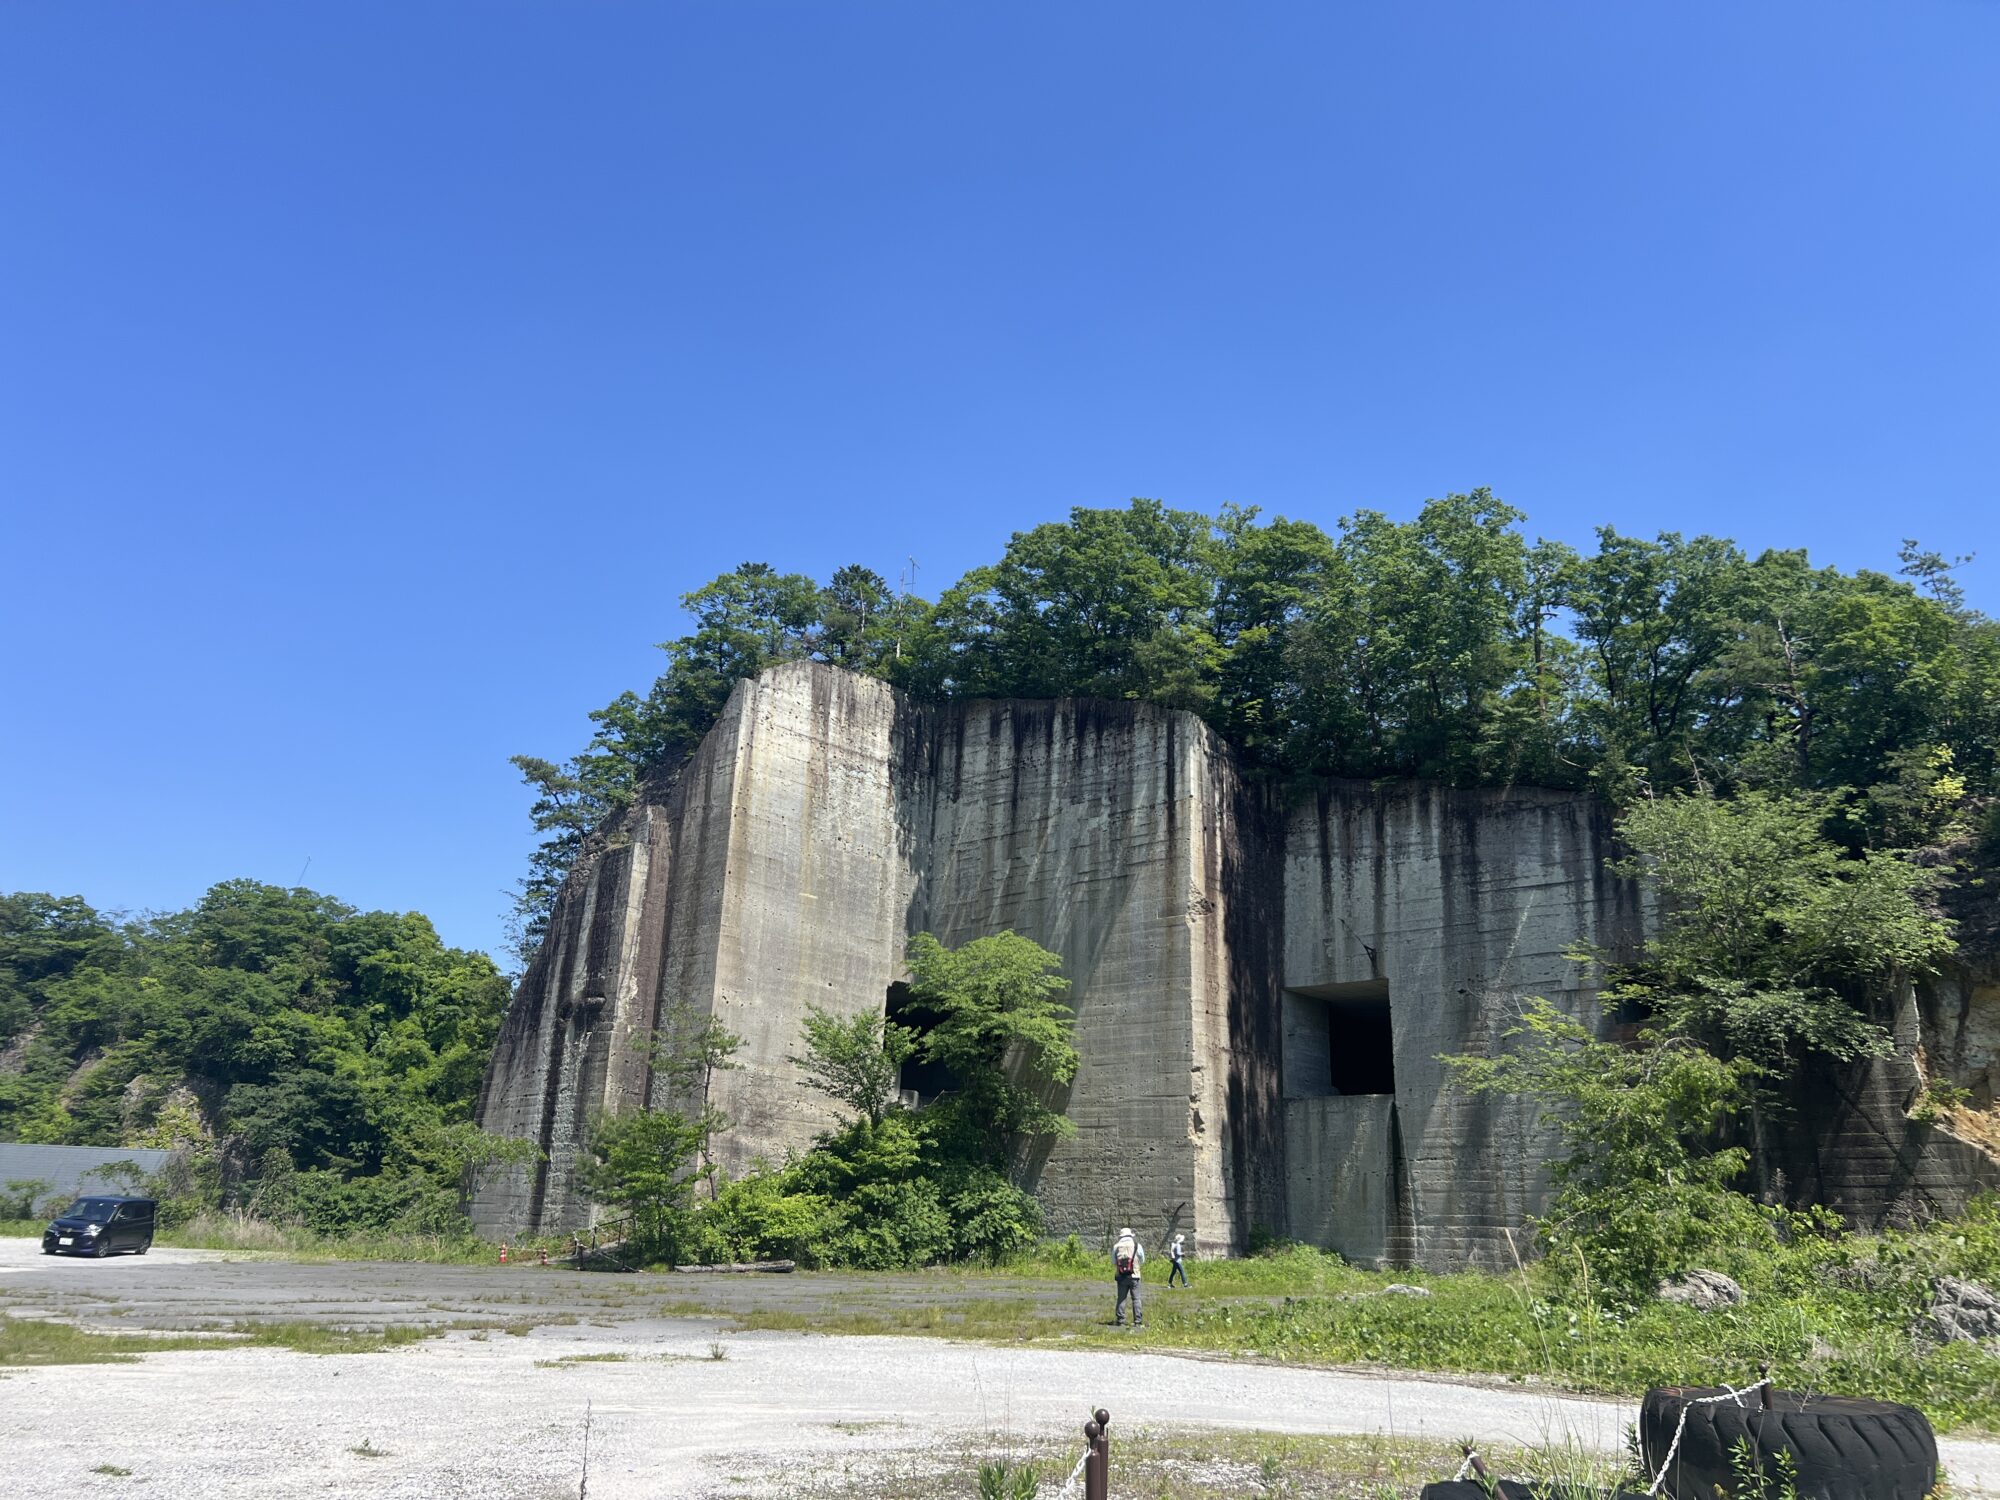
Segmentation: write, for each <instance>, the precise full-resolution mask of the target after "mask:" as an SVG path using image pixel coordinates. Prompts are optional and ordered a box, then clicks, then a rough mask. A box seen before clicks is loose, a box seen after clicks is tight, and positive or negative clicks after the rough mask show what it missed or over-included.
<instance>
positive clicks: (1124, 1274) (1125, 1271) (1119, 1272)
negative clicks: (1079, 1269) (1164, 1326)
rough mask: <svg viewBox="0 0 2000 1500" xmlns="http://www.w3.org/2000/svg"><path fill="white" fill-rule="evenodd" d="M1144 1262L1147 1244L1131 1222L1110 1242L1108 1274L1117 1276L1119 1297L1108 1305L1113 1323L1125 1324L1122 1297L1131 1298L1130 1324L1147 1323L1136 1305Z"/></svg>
mask: <svg viewBox="0 0 2000 1500" xmlns="http://www.w3.org/2000/svg"><path fill="white" fill-rule="evenodd" d="M1145 1264H1146V1247H1145V1246H1144V1245H1142V1244H1140V1243H1139V1237H1138V1236H1137V1235H1135V1234H1134V1233H1132V1230H1131V1228H1130V1226H1127V1227H1126V1228H1124V1229H1121V1230H1119V1231H1118V1238H1117V1239H1115V1240H1113V1241H1112V1242H1111V1274H1112V1275H1113V1276H1114V1277H1116V1278H1117V1282H1118V1300H1117V1301H1116V1302H1114V1303H1113V1304H1112V1305H1111V1322H1112V1326H1113V1327H1117V1328H1123V1327H1124V1326H1125V1299H1126V1298H1127V1297H1130V1298H1131V1299H1132V1326H1133V1327H1134V1328H1144V1327H1145V1326H1146V1314H1145V1311H1144V1310H1143V1309H1142V1308H1141V1307H1140V1306H1139V1273H1140V1271H1141V1270H1142V1269H1143V1268H1144V1266H1145Z"/></svg>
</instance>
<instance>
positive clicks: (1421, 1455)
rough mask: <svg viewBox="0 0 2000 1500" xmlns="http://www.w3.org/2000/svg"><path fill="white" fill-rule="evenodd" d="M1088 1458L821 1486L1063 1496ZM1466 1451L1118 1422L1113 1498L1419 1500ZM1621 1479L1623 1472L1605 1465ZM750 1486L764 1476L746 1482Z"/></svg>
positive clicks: (967, 1456)
mask: <svg viewBox="0 0 2000 1500" xmlns="http://www.w3.org/2000/svg"><path fill="white" fill-rule="evenodd" d="M1081 1451H1082V1437H1081V1434H1080V1433H1079V1434H1078V1435H1077V1436H1076V1437H1075V1438H1074V1439H1072V1438H1070V1437H1064V1438H1063V1439H1061V1440H1059V1441H1056V1442H1039V1443H1035V1442H1025V1443H1024V1442H1020V1441H1012V1442H1009V1441H1004V1440H1000V1439H991V1440H987V1441H985V1442H975V1443H972V1444H968V1445H966V1446H964V1447H963V1448H960V1449H958V1450H956V1451H953V1450H948V1449H947V1450H943V1451H940V1450H937V1449H930V1450H920V1451H916V1452H904V1453H898V1454H893V1455H889V1456H886V1457H885V1458H883V1459H882V1460H881V1461H880V1462H879V1463H869V1464H863V1465H860V1466H858V1467H857V1468H855V1469H852V1470H848V1471H846V1473H845V1478H844V1485H845V1488H840V1489H833V1488H825V1487H815V1489H814V1493H815V1494H816V1495H824V1496H827V1497H828V1500H864V1497H867V1500H876V1497H879V1500H932V1497H934V1496H937V1495H977V1494H979V1493H980V1489H979V1474H980V1470H981V1469H982V1468H983V1467H987V1466H998V1465H1005V1466H1006V1467H1007V1468H1008V1469H1009V1470H1014V1469H1018V1468H1021V1467H1028V1468H1032V1469H1033V1470H1034V1471H1035V1475H1036V1477H1037V1479H1038V1480H1039V1481H1040V1488H1039V1490H1038V1493H1039V1494H1041V1495H1044V1496H1051V1495H1054V1494H1055V1493H1056V1492H1057V1491H1058V1490H1059V1489H1060V1488H1061V1486H1062V1482H1063V1480H1064V1479H1066V1478H1067V1477H1068V1476H1069V1472H1070V1468H1071V1466H1072V1465H1073V1464H1074V1463H1075V1462H1076V1458H1077V1456H1078V1454H1079V1453H1080V1452H1081ZM1492 1459H1493V1461H1494V1466H1495V1469H1496V1472H1505V1473H1507V1474H1509V1475H1512V1474H1516V1473H1520V1474H1527V1475H1534V1474H1537V1473H1538V1472H1539V1466H1538V1465H1536V1464H1535V1463H1534V1462H1533V1461H1532V1458H1531V1455H1529V1454H1528V1453H1527V1452H1525V1451H1522V1450H1509V1451H1506V1452H1501V1453H1495V1454H1493V1455H1492ZM1458 1462H1459V1454H1458V1450H1457V1449H1456V1447H1454V1446H1451V1445H1448V1444H1444V1443H1434V1442H1423V1441H1417V1440H1410V1439H1399V1438H1393V1437H1293V1436H1288V1435H1285V1434H1280V1433H1269V1432H1234V1431H1230V1432H1185V1431H1176V1432H1173V1433H1171V1434H1168V1433H1162V1432H1155V1431H1151V1430H1149V1429H1144V1428H1134V1429H1121V1428H1120V1426H1119V1423H1118V1419H1117V1416H1116V1415H1115V1414H1114V1415H1113V1417H1112V1419H1111V1492H1112V1493H1113V1494H1114V1495H1143V1496H1147V1497H1150V1500H1414V1497H1415V1496H1416V1494H1417V1492H1418V1491H1419V1490H1420V1489H1421V1488H1422V1487H1423V1486H1424V1485H1425V1484H1427V1483H1429V1482H1431V1481H1433V1480H1437V1479H1446V1478H1449V1477H1450V1476H1451V1474H1452V1473H1453V1472H1454V1471H1455V1470H1456V1468H1457V1467H1458ZM1601 1467H1603V1468H1604V1469H1605V1471H1606V1476H1607V1477H1611V1474H1612V1471H1613V1470H1615V1468H1616V1465H1615V1464H1606V1465H1602V1466H1601ZM741 1477H742V1478H743V1479H744V1480H745V1481H746V1482H747V1481H749V1480H750V1479H751V1478H753V1477H754V1476H749V1475H745V1476H741Z"/></svg>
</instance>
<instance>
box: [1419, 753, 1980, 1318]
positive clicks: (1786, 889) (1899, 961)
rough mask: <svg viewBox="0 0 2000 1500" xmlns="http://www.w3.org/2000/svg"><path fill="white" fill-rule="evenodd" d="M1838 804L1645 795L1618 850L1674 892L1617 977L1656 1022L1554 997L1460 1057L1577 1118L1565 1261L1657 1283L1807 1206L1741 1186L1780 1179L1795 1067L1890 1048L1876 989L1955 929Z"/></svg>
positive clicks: (1920, 964) (1748, 1244) (1646, 1286)
mask: <svg viewBox="0 0 2000 1500" xmlns="http://www.w3.org/2000/svg"><path fill="white" fill-rule="evenodd" d="M1834 811H1835V806H1834V802H1833V799H1831V798H1829V797H1827V796H1824V795H1814V794H1807V793H1791V794H1785V795H1778V794H1774V793H1767V792H1761V791H1744V792H1742V793H1741V794H1739V795H1738V796H1737V797H1735V798H1734V799H1733V800H1730V801H1727V802H1724V801H1721V800H1719V799H1718V798H1716V797H1714V796H1712V795H1710V794H1708V793H1705V792H1704V793H1700V794H1692V795H1685V796H1676V797H1669V798H1662V799H1658V800H1652V799H1648V800H1644V801H1641V802H1639V803H1636V804H1635V805H1634V806H1633V807H1632V808H1631V809H1630V811H1629V812H1628V813H1627V815H1626V817H1625V819H1624V822H1623V824H1622V826H1621V830H1620V831H1621V834H1622V836H1623V839H1624V841H1625V843H1626V845H1627V846H1628V847H1629V848H1630V850H1631V851H1632V852H1631V854H1630V855H1629V857H1627V858H1626V859H1625V860H1624V861H1622V862H1621V863H1619V864H1618V865H1617V866H1615V868H1617V869H1618V870H1620V871H1621V872H1622V873H1624V874H1628V875H1632V876H1635V877H1638V878H1641V879H1644V880H1646V881H1648V882H1649V883H1650V884H1651V886H1652V888H1653V890H1654V891H1655V893H1656V894H1657V896H1658V899H1659V906H1658V912H1657V915H1656V918H1655V921H1654V924H1653V935H1652V936H1651V937H1650V938H1649V939H1648V940H1647V941H1646V944H1645V947H1644V952H1643V955H1642V957H1641V958H1640V960H1639V961H1638V962H1637V963H1635V964H1632V965H1629V966H1626V967H1625V968H1623V969H1621V970H1619V971H1618V972H1617V973H1616V974H1615V975H1614V976H1613V979H1614V982H1613V983H1612V984H1611V985H1610V986H1609V987H1608V988H1607V989H1606V990H1605V991H1604V995H1605V999H1606V1000H1607V1001H1608V1002H1610V1003H1612V1004H1616V1005H1619V1006H1622V1007H1627V1008H1629V1009H1631V1010H1633V1011H1636V1012H1637V1013H1639V1014H1641V1015H1643V1016H1644V1017H1645V1018H1646V1019H1645V1023H1644V1025H1643V1026H1642V1027H1641V1028H1640V1029H1639V1030H1638V1032H1637V1034H1636V1036H1634V1037H1632V1038H1631V1039H1629V1040H1626V1041H1619V1042H1613V1041H1607V1040H1604V1039H1601V1038H1600V1037H1598V1036H1597V1035H1596V1034H1595V1033H1594V1032H1593V1030H1592V1029H1591V1028H1589V1027H1587V1026H1585V1025H1584V1024H1582V1023H1581V1022H1579V1021H1577V1020H1574V1019H1572V1018H1570V1017H1568V1016H1565V1015H1564V1014H1563V1013H1562V1012H1560V1011H1558V1010H1557V1009H1556V1008H1555V1007H1554V1006H1553V1005H1551V1004H1550V1003H1549V1002H1547V1001H1546V1000H1541V999H1534V1000H1530V1001H1529V1002H1528V1003H1527V1005H1526V1006H1525V1007H1524V1009H1523V1012H1522V1014H1521V1017H1520V1019H1519V1020H1518V1021H1517V1022H1515V1023H1514V1024H1513V1025H1511V1026H1509V1027H1508V1028H1507V1029H1506V1030H1504V1031H1503V1032H1502V1033H1501V1037H1500V1041H1501V1046H1502V1049H1503V1050H1501V1051H1500V1052H1499V1053H1497V1054H1496V1055H1494V1056H1491V1057H1455V1058H1447V1059H1445V1061H1446V1063H1447V1066H1448V1067H1449V1068H1450V1070H1451V1073H1452V1076H1453V1079H1454V1081H1455V1082H1456V1083H1457V1084H1458V1085H1459V1086H1460V1087H1463V1088H1466V1089H1468V1090H1469V1091H1471V1092H1474V1093H1485V1094H1495V1095H1513V1096H1518V1097H1521V1098H1525V1099H1530V1100H1533V1101H1535V1102H1536V1103H1537V1105H1538V1106H1539V1107H1540V1109H1541V1111H1542V1117H1543V1119H1544V1120H1545V1121H1546V1122H1548V1123H1550V1124H1553V1125H1554V1126H1555V1128H1556V1129H1557V1130H1558V1132H1559V1134H1560V1136H1561V1139H1562V1142H1563V1145H1564V1147H1565V1148H1566V1151H1567V1153H1568V1154H1567V1155H1566V1156H1565V1157H1564V1158H1563V1160H1562V1161H1561V1162H1559V1163H1558V1164H1557V1166H1556V1168H1555V1178H1556V1183H1557V1192H1556V1195H1555V1198H1554V1200H1553V1202H1552V1203H1551V1205H1550V1209H1549V1213H1548V1215H1547V1216H1546V1217H1545V1218H1543V1219H1542V1220H1541V1221H1540V1226H1539V1227H1540V1231H1541V1236H1542V1240H1543V1243H1544V1246H1545V1248H1547V1249H1548V1250H1549V1251H1550V1253H1551V1257H1552V1260H1553V1263H1554V1264H1555V1266H1556V1267H1557V1268H1558V1274H1562V1275H1574V1276H1576V1277H1577V1278H1579V1279H1584V1278H1594V1279H1595V1280H1596V1281H1597V1282H1598V1283H1599V1286H1600V1287H1601V1288H1602V1289H1603V1290H1605V1291H1606V1292H1608V1293H1610V1294H1612V1295H1613V1296H1615V1297H1619V1298H1623V1299H1626V1300H1633V1299H1639V1298H1643V1297H1645V1296H1647V1295H1648V1294H1649V1293H1650V1291H1651V1289H1652V1288H1653V1286H1654V1285H1655V1284H1656V1283H1657V1282H1658V1281H1659V1280H1660V1279H1661V1278H1662V1277H1664V1276H1669V1275H1673V1274H1675V1273H1677V1272H1680V1271H1683V1270H1686V1269H1688V1268H1690V1267H1691V1266H1693V1265H1695V1264H1696V1263H1698V1262H1700V1263H1705V1264H1707V1265H1710V1266H1712V1267H1715V1268H1717V1269H1722V1270H1732V1269H1734V1267H1735V1265H1736V1263H1737V1262H1739V1261H1740V1260H1741V1259H1742V1258H1743V1257H1744V1256H1746V1255H1747V1256H1755V1255H1758V1254H1761V1253H1764V1252H1765V1251H1767V1250H1768V1249H1769V1247H1770V1246H1771V1244H1772V1243H1773V1236H1774V1235H1776V1234H1777V1233H1778V1232H1780V1230H1781V1229H1788V1228H1790V1227H1791V1225H1790V1224H1789V1222H1788V1220H1787V1219H1786V1217H1785V1216H1784V1215H1782V1214H1778V1213H1776V1212H1774V1211H1771V1210H1767V1209H1765V1208H1762V1207H1760V1206H1759V1205H1758V1203H1756V1202H1754V1201H1753V1200H1752V1199H1751V1198H1750V1197H1747V1196H1745V1194H1744V1193H1743V1192H1742V1191H1739V1189H1740V1188H1742V1187H1745V1186H1754V1187H1758V1188H1762V1187H1763V1185H1764V1184H1763V1177H1764V1173H1763V1171H1762V1158H1763V1153H1764V1122H1765V1120H1766V1119H1767V1117H1768V1115H1769V1114H1770V1112H1771V1111H1772V1110H1774V1109H1777V1108H1781V1107H1782V1106H1783V1103H1784V1099H1783V1086H1784V1085H1785V1084H1787V1083H1788V1082H1790V1081H1791V1080H1792V1079H1793V1078H1794V1077H1795V1076H1796V1070H1797V1067H1798V1065H1799V1064H1800V1063H1801V1062H1802V1061H1805V1060H1807V1059H1810V1058H1815V1057H1817V1058H1823V1059H1831V1060H1833V1061H1837V1062H1844V1061H1851V1060H1853V1059H1855V1058H1859V1057H1865V1056H1870V1055H1875V1054H1879V1053H1881V1052H1883V1051H1886V1050H1887V1048H1888V1045H1889V1042H1888V1036H1887V1033H1886V1032H1885V1031H1884V1030H1883V1028H1882V1027H1881V1026H1880V1025H1879V1024H1878V1023H1877V1022H1875V1021H1874V1020H1872V1019H1871V1018H1870V1017H1869V1016H1868V1015H1867V1014H1866V1013H1865V1012H1864V1011H1863V1010H1862V1009H1861V1008H1860V1005H1861V1004H1865V1003H1866V1002H1867V1001H1869V1000H1870V999H1871V998H1872V997H1875V996H1878V995H1881V994H1883V993H1884V992H1885V991H1887V990H1888V989H1889V987H1890V986H1891V985H1892V984H1893V983H1894V982H1896V981H1897V980H1899V979H1901V978H1903V977H1905V976H1908V975H1911V974H1914V973H1919V972H1922V971H1923V970H1925V969H1926V968H1927V967H1928V966H1929V965H1930V964H1932V963H1934V962H1935V961H1936V960H1937V959H1938V958H1939V957H1940V956H1941V955H1942V953H1943V952H1944V951H1945V950H1946V948H1947V947H1948V945H1949V942H1950V933H1949V930H1948V928H1947V926H1946V925H1945V924H1944V923H1943V922H1942V921H1940V920H1939V919H1938V918H1937V917H1936V916H1935V915H1934V914H1933V913H1932V912H1931V911H1930V910H1929V909H1928V908H1927V906H1926V905H1925V902H1924V899H1923V898H1924V896H1925V894H1926V893H1927V891H1928V890H1929V888H1930V885H1931V883H1932V879H1933V877H1932V876H1931V875H1930V874H1929V873H1928V872H1927V871H1925V870H1923V869H1920V868H1919V867H1917V866H1915V865H1913V864H1911V863H1909V862H1907V861H1905V860H1903V859H1901V858H1899V857H1897V856H1896V855H1893V854H1890V853H1886V852H1881V851H1874V850H1869V851H1864V852H1862V853H1861V854H1860V855H1858V856H1856V855H1853V854H1850V853H1849V852H1848V851H1847V850H1845V849H1843V848H1841V847H1840V846H1839V845H1837V844H1835V843H1834V842H1833V841H1832V840H1830V839H1828V838H1827V837H1826V836H1825V834H1824V832H1823V829H1824V828H1825V826H1826V824H1827V822H1828V819H1829V818H1830V817H1831V816H1832V815H1833V814H1834ZM1581 957H1584V958H1586V959H1587V957H1588V956H1587V955H1583V956H1581ZM1751 1168H1755V1169H1756V1170H1754V1171H1749V1172H1746V1169H1751ZM1746 1177H1747V1178H1748V1179H1750V1180H1747V1181H1746Z"/></svg>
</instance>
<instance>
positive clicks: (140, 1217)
mask: <svg viewBox="0 0 2000 1500" xmlns="http://www.w3.org/2000/svg"><path fill="white" fill-rule="evenodd" d="M154 1207H155V1205H154V1202H153V1200H152V1199H151V1198H119V1197H105V1196H100V1195H97V1194H92V1195H91V1196H90V1197H88V1198H79V1199H77V1200H76V1202H74V1203H72V1204H71V1205H70V1206H69V1207H68V1208H66V1209H64V1210H63V1211H62V1212H61V1213H60V1214H58V1215H57V1216H56V1219H55V1222H54V1223H53V1224H51V1225H49V1227H48V1228H47V1229H44V1230H43V1231H42V1254H44V1255H95V1256H100V1257H102V1256H106V1255H116V1254H117V1253H118V1252H119V1251H121V1250H130V1251H131V1252H132V1253H133V1254H134V1255H144V1254H145V1253H146V1252H147V1251H148V1250H150V1249H152V1248H153V1211H154Z"/></svg>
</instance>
